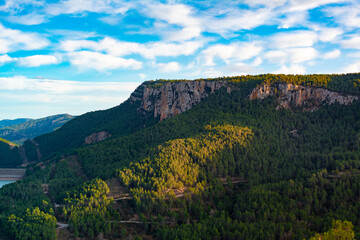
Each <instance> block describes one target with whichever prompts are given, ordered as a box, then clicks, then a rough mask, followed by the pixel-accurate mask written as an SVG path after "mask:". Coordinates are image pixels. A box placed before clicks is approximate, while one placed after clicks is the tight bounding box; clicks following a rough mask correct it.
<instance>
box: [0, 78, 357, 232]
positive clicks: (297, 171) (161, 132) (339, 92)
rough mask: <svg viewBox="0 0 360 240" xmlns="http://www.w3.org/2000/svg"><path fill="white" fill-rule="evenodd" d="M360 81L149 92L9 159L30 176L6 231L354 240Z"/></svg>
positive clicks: (202, 82) (216, 82)
mask: <svg viewBox="0 0 360 240" xmlns="http://www.w3.org/2000/svg"><path fill="white" fill-rule="evenodd" d="M359 79H360V74H342V75H273V74H266V75H257V76H239V77H229V78H217V79H198V80H195V81H186V80H174V81H168V80H158V81H148V82H145V83H143V84H142V85H140V86H139V87H138V88H137V89H136V90H135V92H134V93H133V94H131V96H130V97H129V99H128V100H127V101H125V102H124V103H122V104H120V105H119V106H116V107H114V108H112V109H109V110H105V111H97V112H91V113H87V114H85V115H82V116H79V117H77V118H75V119H73V120H71V121H69V122H68V123H66V124H65V125H64V126H63V127H61V128H60V129H58V130H56V131H54V132H52V133H48V134H45V135H41V136H38V137H36V138H35V139H34V140H32V141H26V142H25V143H24V145H23V146H22V147H20V148H17V147H15V148H13V149H15V150H14V151H18V156H21V158H22V159H23V161H24V162H27V163H28V166H27V173H26V177H25V178H24V179H23V180H21V181H17V182H16V183H13V184H9V185H6V186H4V187H3V188H1V189H0V218H1V220H2V221H0V222H1V229H2V231H1V232H2V233H4V234H6V236H7V237H9V238H12V239H27V238H30V237H35V238H43V239H54V238H55V234H56V231H55V225H56V222H57V221H58V222H62V223H66V224H69V226H68V228H66V227H65V228H62V229H59V230H57V233H58V234H59V236H60V235H61V236H67V238H70V237H72V238H77V237H82V238H86V239H93V238H94V237H96V236H103V237H105V238H109V239H116V238H118V239H125V238H128V237H130V236H132V237H137V238H138V239H139V238H144V239H309V238H311V237H313V236H315V237H317V239H319V238H320V237H321V236H325V235H326V236H328V235H334V234H335V235H336V234H338V233H339V232H341V233H342V234H343V236H345V235H346V236H349V239H351V238H353V237H354V236H355V238H359V237H360V227H359V226H360V215H359V214H360V205H359V204H358V203H359V201H358V199H360V192H359V189H360V111H359V110H360V101H359V99H360V87H359V86H360V85H359V83H360V80H359ZM8 148H9V147H8ZM4 160H6V159H4ZM112 198H113V199H112ZM9 202H10V203H11V204H9ZM53 206H55V207H53ZM56 206H61V207H56ZM30 234H32V235H31V236H30Z"/></svg>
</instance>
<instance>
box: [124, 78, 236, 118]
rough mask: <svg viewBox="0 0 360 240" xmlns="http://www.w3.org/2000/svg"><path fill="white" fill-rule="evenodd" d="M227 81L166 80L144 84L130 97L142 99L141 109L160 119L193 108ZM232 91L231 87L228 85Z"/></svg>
mask: <svg viewBox="0 0 360 240" xmlns="http://www.w3.org/2000/svg"><path fill="white" fill-rule="evenodd" d="M225 86H227V82H226V81H180V82H165V83H164V84H163V85H161V86H156V87H154V86H151V85H147V84H142V85H141V86H140V87H139V88H138V89H137V90H136V91H135V92H134V93H133V94H132V95H131V97H130V101H132V102H136V101H141V104H140V107H139V109H138V110H139V111H141V112H144V113H146V112H153V113H154V117H155V118H156V117H158V116H159V117H160V120H161V121H162V120H164V119H166V118H169V117H172V116H176V115H178V114H180V113H182V112H184V111H186V110H189V109H190V108H192V107H193V106H194V105H195V104H197V103H199V102H201V100H203V99H204V98H206V97H207V96H209V95H210V94H212V93H214V92H215V91H216V90H218V89H220V88H221V87H225ZM227 91H228V92H231V88H230V87H227Z"/></svg>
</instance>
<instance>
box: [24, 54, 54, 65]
mask: <svg viewBox="0 0 360 240" xmlns="http://www.w3.org/2000/svg"><path fill="white" fill-rule="evenodd" d="M59 62H60V59H58V58H57V57H56V56H53V55H33V56H28V57H21V58H18V63H19V65H21V66H25V67H39V66H42V65H51V64H58V63H59Z"/></svg>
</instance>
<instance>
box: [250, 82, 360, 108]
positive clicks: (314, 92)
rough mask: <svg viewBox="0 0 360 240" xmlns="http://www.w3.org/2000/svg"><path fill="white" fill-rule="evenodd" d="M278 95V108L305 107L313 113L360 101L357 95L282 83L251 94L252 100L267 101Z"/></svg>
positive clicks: (261, 86)
mask: <svg viewBox="0 0 360 240" xmlns="http://www.w3.org/2000/svg"><path fill="white" fill-rule="evenodd" d="M275 94H276V95H277V96H278V98H277V101H278V106H277V108H278V109H279V108H284V109H290V108H291V107H292V106H296V107H304V110H308V111H313V110H316V109H318V108H319V107H320V106H321V105H323V104H330V105H331V104H334V103H339V104H340V105H348V104H351V103H353V102H354V101H356V100H358V99H359V97H358V96H355V95H342V94H339V93H337V92H333V91H330V90H327V89H324V88H316V87H309V86H300V85H293V84H285V83H280V84H277V85H274V86H270V85H268V84H264V85H260V86H258V87H256V88H255V89H254V90H253V91H252V92H251V94H250V96H249V98H250V100H254V99H260V100H262V99H265V98H267V97H269V96H274V95H275Z"/></svg>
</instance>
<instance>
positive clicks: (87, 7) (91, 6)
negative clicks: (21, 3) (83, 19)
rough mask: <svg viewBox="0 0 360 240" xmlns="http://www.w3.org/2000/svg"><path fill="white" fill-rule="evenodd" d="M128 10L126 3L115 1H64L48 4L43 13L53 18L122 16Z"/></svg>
mask: <svg viewBox="0 0 360 240" xmlns="http://www.w3.org/2000/svg"><path fill="white" fill-rule="evenodd" d="M128 9H129V4H128V3H125V2H123V1H117V0H65V1H60V2H59V3H54V4H48V5H47V7H46V8H45V12H46V13H47V14H50V15H54V16H57V15H60V14H76V13H82V12H96V13H102V12H104V13H113V14H123V13H125V12H126V11H127V10H128Z"/></svg>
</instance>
